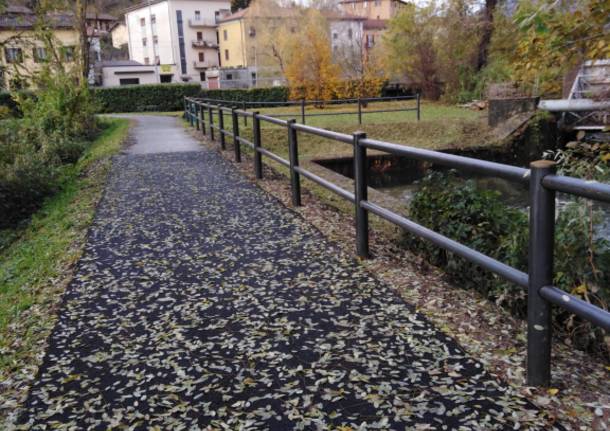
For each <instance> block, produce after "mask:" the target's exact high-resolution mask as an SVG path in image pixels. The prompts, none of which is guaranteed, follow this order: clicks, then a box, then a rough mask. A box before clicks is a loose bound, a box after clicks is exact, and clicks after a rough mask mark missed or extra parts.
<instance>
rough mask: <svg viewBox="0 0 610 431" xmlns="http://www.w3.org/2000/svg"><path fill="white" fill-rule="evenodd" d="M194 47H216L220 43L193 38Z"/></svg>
mask: <svg viewBox="0 0 610 431" xmlns="http://www.w3.org/2000/svg"><path fill="white" fill-rule="evenodd" d="M193 48H211V49H216V48H218V44H217V43H216V42H211V41H209V40H203V39H195V40H193Z"/></svg>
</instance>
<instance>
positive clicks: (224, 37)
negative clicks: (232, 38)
mask: <svg viewBox="0 0 610 431" xmlns="http://www.w3.org/2000/svg"><path fill="white" fill-rule="evenodd" d="M222 38H223V39H224V40H227V39H229V34H228V33H227V31H226V30H223V31H222Z"/></svg>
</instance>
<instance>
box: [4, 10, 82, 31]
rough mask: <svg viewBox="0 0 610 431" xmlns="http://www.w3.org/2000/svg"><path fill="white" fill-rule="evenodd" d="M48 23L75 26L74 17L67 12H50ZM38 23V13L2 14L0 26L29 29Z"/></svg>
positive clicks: (59, 25) (68, 26)
mask: <svg viewBox="0 0 610 431" xmlns="http://www.w3.org/2000/svg"><path fill="white" fill-rule="evenodd" d="M47 19H48V23H49V24H50V25H51V27H54V28H73V27H74V19H73V17H72V15H67V14H57V13H55V14H49V16H48V18H47ZM35 24H36V15H34V14H32V13H13V14H3V15H0V28H3V29H11V30H13V29H15V30H19V29H29V28H32V27H34V25H35Z"/></svg>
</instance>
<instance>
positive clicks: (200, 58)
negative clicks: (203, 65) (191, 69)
mask: <svg viewBox="0 0 610 431" xmlns="http://www.w3.org/2000/svg"><path fill="white" fill-rule="evenodd" d="M199 61H202V62H203V61H205V56H204V55H203V52H200V53H199Z"/></svg>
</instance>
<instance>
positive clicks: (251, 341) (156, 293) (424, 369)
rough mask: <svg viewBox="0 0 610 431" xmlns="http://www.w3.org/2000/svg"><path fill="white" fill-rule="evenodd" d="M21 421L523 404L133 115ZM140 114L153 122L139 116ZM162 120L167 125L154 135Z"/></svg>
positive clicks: (186, 422)
mask: <svg viewBox="0 0 610 431" xmlns="http://www.w3.org/2000/svg"><path fill="white" fill-rule="evenodd" d="M140 121H141V123H140V125H139V126H138V127H136V128H135V138H136V140H137V143H136V145H134V146H133V147H131V150H130V154H126V155H123V156H120V157H118V158H117V159H116V161H115V163H114V166H113V172H112V174H111V177H110V179H109V183H108V185H107V191H106V195H105V197H104V199H103V201H102V203H101V204H100V207H99V209H98V212H97V216H96V219H95V222H94V223H93V226H92V227H91V230H90V236H89V240H88V244H87V246H86V250H85V254H84V256H83V258H82V259H81V261H80V262H79V265H78V268H77V273H76V276H75V278H74V280H73V282H72V283H71V285H70V287H69V289H68V292H67V293H66V295H65V299H64V303H63V305H62V309H61V312H60V317H59V321H58V324H57V327H56V328H55V330H54V332H53V334H52V336H51V339H50V347H49V350H48V352H47V355H46V358H45V360H44V363H43V365H42V367H41V370H40V373H39V376H38V378H37V380H36V383H35V385H34V387H33V389H32V390H31V393H30V395H29V397H28V400H27V405H26V410H25V413H24V414H23V415H22V417H21V421H22V422H23V423H29V424H32V425H34V429H46V428H45V425H46V426H47V427H48V428H55V427H57V428H61V429H78V430H80V429H99V430H106V429H115V427H116V429H128V428H129V429H163V430H166V429H167V430H170V429H171V430H180V429H189V430H191V429H214V430H220V429H223V430H224V429H230V430H254V429H256V430H264V429H273V430H292V429H300V430H331V429H334V430H350V429H354V430H356V429H359V430H360V429H393V430H403V429H422V430H423V429H458V428H460V427H461V428H460V429H485V430H489V429H512V428H513V426H514V423H515V422H520V423H521V429H524V428H527V427H528V426H529V427H532V428H536V427H537V425H538V424H539V423H541V422H539V421H540V419H539V418H538V412H537V411H536V410H535V409H534V408H533V407H532V406H531V405H529V404H528V403H527V402H526V401H524V400H523V399H521V398H518V397H517V396H515V395H514V394H512V393H511V391H510V390H509V389H508V388H507V387H505V386H504V385H503V384H501V383H499V382H498V381H496V380H495V379H493V378H491V377H490V376H489V375H487V374H486V373H485V372H484V371H483V369H482V366H481V365H480V364H479V363H478V362H477V361H476V360H475V359H473V358H470V357H468V356H467V355H465V354H464V352H463V351H462V350H461V348H460V347H458V346H457V345H456V343H455V342H454V341H453V340H451V339H450V338H448V337H446V336H445V335H443V334H442V333H441V332H439V331H438V330H437V329H436V328H434V327H433V326H432V325H431V324H430V323H429V322H428V321H427V320H426V319H425V318H423V317H422V316H421V315H419V314H417V313H416V312H415V311H414V310H413V307H411V306H410V305H408V304H405V303H404V302H403V301H402V300H401V299H400V298H399V297H398V296H397V295H396V294H395V293H394V292H393V291H392V289H391V288H390V287H388V286H385V285H383V284H382V283H380V282H379V281H377V280H376V279H375V278H373V277H372V276H371V275H370V274H368V273H367V272H366V271H364V270H363V269H362V268H361V267H360V266H358V265H357V264H356V263H355V262H354V261H353V260H352V259H351V258H350V257H349V256H347V255H345V254H344V253H342V252H341V251H340V250H339V249H338V247H336V246H335V245H333V244H332V243H329V242H328V241H326V240H325V239H324V238H323V237H322V236H321V234H320V233H319V232H318V231H316V230H315V229H314V228H312V227H311V226H310V225H308V224H307V223H306V222H304V221H303V220H302V219H301V218H300V217H299V216H298V215H297V214H295V213H293V212H292V211H290V210H288V209H286V208H285V207H283V206H282V205H281V204H280V203H278V202H277V201H276V200H275V199H274V198H272V197H270V196H269V195H267V194H266V193H264V192H263V191H261V190H260V189H259V188H257V187H256V186H255V185H253V184H251V183H250V182H249V181H247V180H246V179H244V178H243V177H242V176H240V175H239V174H238V173H236V172H235V171H234V170H233V169H232V168H231V166H230V165H229V164H228V163H227V162H225V161H224V160H223V159H222V158H221V157H220V156H219V155H217V154H216V153H215V152H213V151H210V150H204V149H199V150H198V151H191V152H173V153H168V152H161V153H157V154H142V153H143V152H146V151H145V149H146V146H147V145H149V144H148V143H149V142H151V141H155V142H156V141H161V142H166V143H167V145H165V146H164V147H163V146H161V147H162V148H161V147H159V146H158V145H157V144H156V143H155V144H154V145H151V146H150V148H155V149H158V148H161V151H167V150H171V149H172V145H175V144H174V143H170V142H169V140H166V139H165V138H164V137H163V133H165V132H166V131H169V132H170V134H171V135H172V136H174V141H172V142H175V140H176V139H178V140H179V142H177V144H176V145H177V147H176V149H183V148H186V147H185V146H188V147H189V148H195V146H196V142H195V141H194V140H193V139H192V138H190V137H188V136H187V135H186V134H185V133H184V131H183V130H182V128H181V126H180V125H178V124H177V123H174V125H173V126H172V125H170V126H169V127H168V123H167V122H168V121H174V120H168V119H163V120H158V119H156V118H154V117H141V119H140ZM157 126H159V128H158V129H157ZM168 129H169V130H168ZM183 141H184V142H183Z"/></svg>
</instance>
